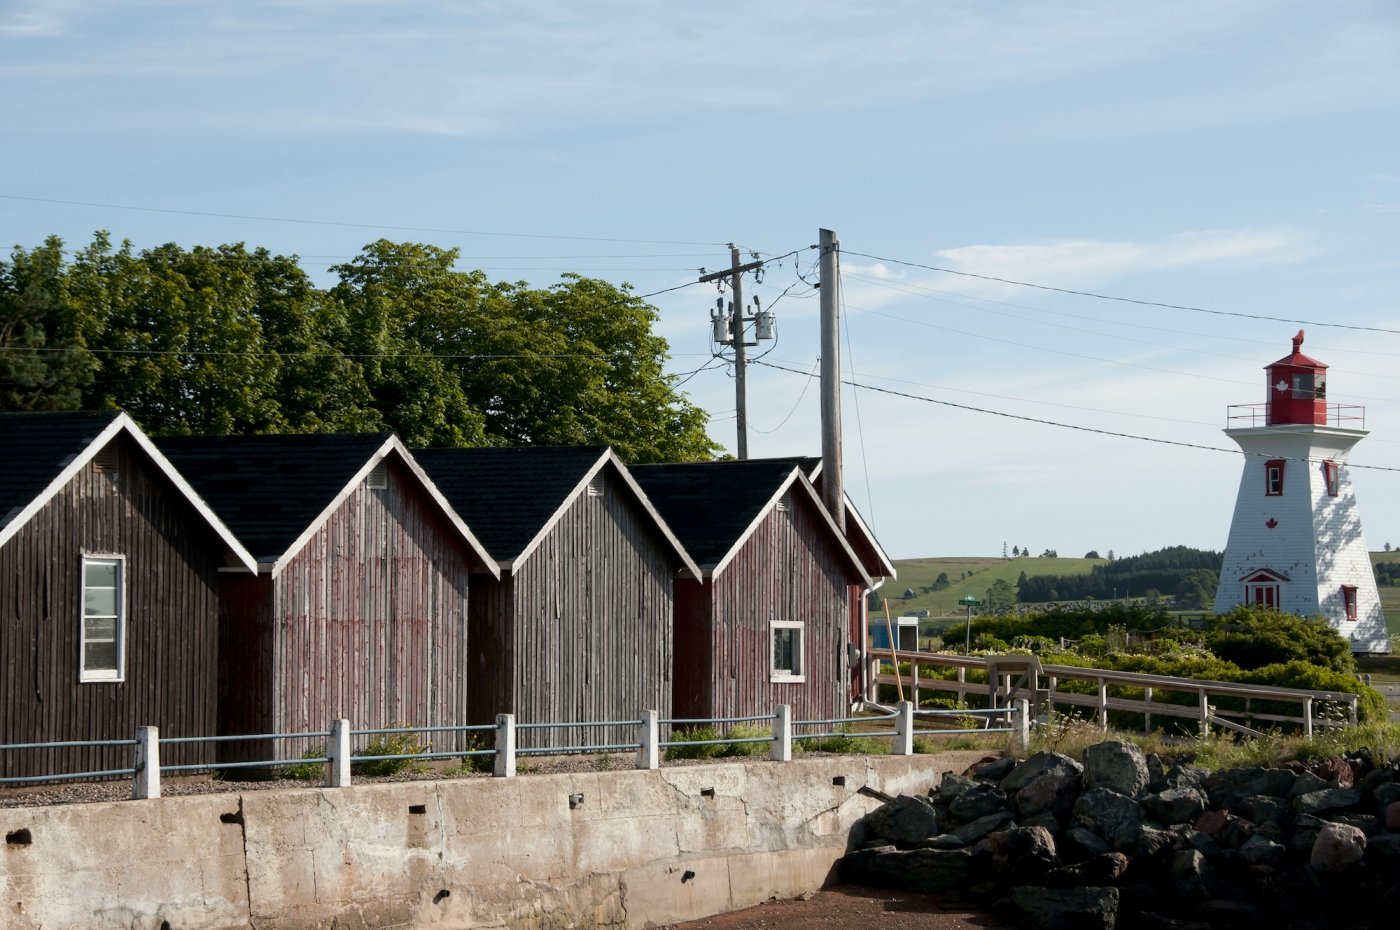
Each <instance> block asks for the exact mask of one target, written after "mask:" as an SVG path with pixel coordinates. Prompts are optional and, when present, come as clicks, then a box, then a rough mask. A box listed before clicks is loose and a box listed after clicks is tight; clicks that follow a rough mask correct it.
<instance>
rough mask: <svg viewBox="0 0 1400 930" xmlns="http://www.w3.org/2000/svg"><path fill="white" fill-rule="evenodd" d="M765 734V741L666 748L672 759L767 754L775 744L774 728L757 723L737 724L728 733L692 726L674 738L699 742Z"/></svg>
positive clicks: (668, 757)
mask: <svg viewBox="0 0 1400 930" xmlns="http://www.w3.org/2000/svg"><path fill="white" fill-rule="evenodd" d="M755 737H763V738H764V742H761V743H705V744H704V745H690V746H671V747H669V748H668V749H667V750H666V758H667V759H668V760H676V759H729V758H733V757H736V756H766V755H767V754H768V751H769V747H770V745H771V742H770V741H771V740H772V737H773V731H772V729H771V728H769V727H761V726H756V725H753V724H748V725H745V724H735V725H733V726H731V727H729V731H728V733H727V734H725V733H721V732H720V731H719V729H718V728H716V727H688V728H686V729H684V730H679V731H677V732H676V734H675V735H674V736H672V738H671V741H673V742H677V743H697V742H702V741H705V740H717V739H753V738H755Z"/></svg>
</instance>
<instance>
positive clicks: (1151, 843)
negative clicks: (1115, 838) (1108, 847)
mask: <svg viewBox="0 0 1400 930" xmlns="http://www.w3.org/2000/svg"><path fill="white" fill-rule="evenodd" d="M1176 845H1177V843H1176V834H1174V833H1172V832H1170V831H1168V830H1159V829H1157V828H1156V827H1153V826H1149V825H1148V824H1141V825H1140V826H1139V827H1138V828H1137V829H1136V830H1134V831H1132V832H1131V833H1130V834H1129V836H1128V837H1127V839H1125V840H1124V841H1123V842H1122V843H1121V845H1120V848H1121V849H1122V850H1123V851H1124V852H1126V853H1127V854H1128V855H1129V856H1132V857H1133V858H1134V859H1142V860H1148V859H1155V858H1157V856H1158V855H1159V854H1160V853H1163V852H1165V851H1167V850H1169V849H1172V848H1174V847H1175V846H1176Z"/></svg>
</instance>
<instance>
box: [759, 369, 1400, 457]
mask: <svg viewBox="0 0 1400 930" xmlns="http://www.w3.org/2000/svg"><path fill="white" fill-rule="evenodd" d="M758 364H760V365H764V366H766V367H768V368H776V369H778V370H780V371H786V372H791V373H792V374H797V375H805V374H806V372H805V371H802V370H801V369H797V368H789V367H788V366H786V365H779V364H776V363H774V362H758ZM841 383H842V384H848V385H850V386H851V387H854V388H860V389H862V390H866V391H875V392H876V393H878V394H889V395H891V396H893V397H902V398H905V399H906V400H917V401H922V402H923V403H926V404H938V405H939V406H942V407H952V408H954V409H957V410H967V411H969V412H971V413H984V414H987V415H989V416H994V417H1004V418H1006V419H1008V420H1020V421H1022V422H1024V423H1036V424H1039V425H1041V426H1054V427H1058V428H1059V429H1068V430H1076V431H1078V432H1081V433H1093V434H1095V435H1098V436H1111V437H1114V438H1116V439H1135V440H1137V441H1139V442H1151V443H1156V444H1158V445H1163V446H1177V447H1179V448H1182V449H1199V450H1201V451H1204V452H1224V453H1226V454H1229V455H1246V456H1255V457H1259V458H1269V459H1277V458H1283V459H1287V460H1288V461H1294V462H1310V463H1313V464H1316V463H1317V462H1320V461H1321V460H1320V459H1317V460H1314V459H1309V458H1301V457H1297V456H1292V457H1290V456H1279V455H1276V454H1274V453H1272V452H1244V451H1243V450H1239V449H1226V448H1224V447H1222V446H1207V445H1203V444H1201V443H1194V442H1182V441H1181V440H1177V439H1161V438H1159V437H1156V436H1142V435H1138V434H1136V433H1122V432H1118V431H1116V430H1107V429H1099V428H1097V427H1093V426H1080V425H1078V424H1075V423H1061V422H1059V421H1058V420H1045V419H1041V418H1040V417H1028V416H1025V415H1023V414H1018V413H1007V412H1006V411H1004V410H991V409H989V408H986V407H973V406H971V405H969V404H958V403H954V402H953V401H950V400H938V399H937V398H934V397H924V396H922V395H920V394H910V393H907V392H905V391H895V390H892V389H890V388H882V387H876V386H874V385H873V384H862V383H861V382H859V381H854V380H850V379H842V382H841ZM1347 467H1348V468H1361V469H1366V470H1368V471H1389V472H1400V467H1390V466H1385V465H1353V464H1351V463H1347Z"/></svg>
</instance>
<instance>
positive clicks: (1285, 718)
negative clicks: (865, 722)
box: [867, 649, 1358, 736]
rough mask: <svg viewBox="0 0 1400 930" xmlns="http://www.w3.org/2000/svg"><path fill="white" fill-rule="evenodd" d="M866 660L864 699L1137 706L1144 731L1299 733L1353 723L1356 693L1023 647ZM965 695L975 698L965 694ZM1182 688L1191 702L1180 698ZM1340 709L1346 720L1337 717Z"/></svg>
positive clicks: (1045, 707)
mask: <svg viewBox="0 0 1400 930" xmlns="http://www.w3.org/2000/svg"><path fill="white" fill-rule="evenodd" d="M896 659H897V660H898V662H899V663H901V664H903V663H907V664H908V665H909V671H908V672H906V673H904V674H902V675H900V676H898V677H896V675H895V665H894V663H895V661H896ZM869 661H870V666H871V667H870V676H869V678H868V679H867V680H868V681H869V682H871V691H870V694H868V695H867V699H868V700H870V701H876V700H877V698H878V694H877V690H878V688H879V686H880V685H889V686H892V687H895V688H897V689H902V690H903V691H904V697H903V699H905V700H909V701H911V702H913V704H914V706H915V707H916V708H917V707H919V706H920V702H921V699H922V696H926V692H929V691H934V692H937V693H940V694H952V695H956V696H957V700H958V702H959V703H964V704H972V705H973V706H980V702H982V701H985V702H987V705H988V706H997V707H1000V706H1005V705H1006V704H1007V703H1008V702H1009V701H1011V700H1014V699H1016V698H1024V699H1026V700H1028V701H1029V702H1030V703H1031V706H1032V708H1033V709H1034V710H1033V713H1034V714H1035V715H1037V716H1040V717H1043V716H1045V715H1046V714H1048V713H1049V712H1050V711H1053V710H1055V709H1056V708H1057V707H1066V708H1076V707H1080V708H1088V709H1090V710H1091V711H1093V712H1095V713H1096V714H1097V716H1098V722H1099V725H1100V726H1101V727H1103V728H1104V729H1105V730H1106V729H1108V714H1109V711H1126V712H1129V713H1134V714H1141V715H1142V718H1143V730H1144V732H1147V731H1150V730H1151V729H1152V720H1153V718H1154V717H1157V718H1163V717H1174V718H1181V719H1187V720H1193V721H1196V722H1197V723H1199V725H1200V730H1201V733H1202V734H1205V733H1208V732H1209V730H1210V727H1211V726H1212V725H1215V726H1219V727H1222V728H1224V729H1227V730H1232V731H1235V732H1239V733H1244V734H1247V735H1252V736H1257V735H1260V728H1268V727H1278V726H1297V727H1300V728H1301V729H1302V731H1303V733H1304V734H1305V735H1307V736H1312V735H1313V730H1314V728H1315V727H1326V726H1346V725H1348V724H1350V725H1355V724H1356V713H1357V710H1356V708H1357V700H1358V695H1356V694H1352V693H1350V692H1347V691H1304V690H1301V689H1296V688H1275V687H1270V686H1266V685H1245V684H1239V683H1236V682H1228V681H1209V680H1205V679H1195V678H1172V677H1169V676H1166V675H1144V674H1141V673H1138V672H1115V671H1111V670H1107V669H1097V668H1079V667H1077V666H1073V665H1042V664H1041V663H1040V662H1039V660H1038V659H1036V658H1035V657H1034V656H1024V655H1008V656H985V657H984V656H959V655H950V654H946V653H936V652H934V653H930V652H899V653H897V654H896V653H894V652H891V651H890V650H888V649H877V650H871V652H870V654H869ZM949 668H952V669H955V670H956V676H955V677H954V678H944V677H942V676H941V675H940V674H939V673H938V672H937V671H934V670H935V669H937V670H945V669H949ZM969 670H973V671H975V672H979V673H982V675H983V676H985V677H984V678H983V680H982V681H969V680H968V674H967V673H968V671H969ZM1067 682H1085V683H1087V684H1089V685H1091V686H1092V687H1090V688H1085V689H1083V690H1068V691H1066V690H1062V689H1061V686H1062V685H1063V684H1065V683H1067ZM969 695H972V696H974V697H975V698H976V701H977V702H976V703H974V702H969V701H968V696H969ZM1138 695H1141V696H1140V697H1139V696H1138ZM1163 695H1167V696H1176V698H1177V700H1176V701H1174V702H1173V701H1163V700H1161V697H1162V696H1163ZM1183 695H1184V696H1186V697H1187V698H1189V699H1190V703H1181V700H1182V696H1183ZM1222 698H1224V699H1227V701H1228V703H1229V705H1230V706H1228V707H1222V706H1219V704H1218V702H1219V701H1220V699H1222ZM1278 704H1284V705H1290V704H1291V705H1296V706H1297V707H1298V709H1299V710H1298V713H1296V714H1289V713H1280V712H1278V707H1277V706H1276V705H1278ZM1260 705H1263V706H1260ZM1319 705H1332V706H1334V707H1336V708H1337V711H1338V713H1337V714H1336V716H1335V717H1334V716H1331V715H1329V714H1328V713H1326V710H1327V709H1328V708H1326V707H1319ZM1320 711H1321V712H1320ZM1342 711H1344V712H1345V720H1343V719H1341V712H1342Z"/></svg>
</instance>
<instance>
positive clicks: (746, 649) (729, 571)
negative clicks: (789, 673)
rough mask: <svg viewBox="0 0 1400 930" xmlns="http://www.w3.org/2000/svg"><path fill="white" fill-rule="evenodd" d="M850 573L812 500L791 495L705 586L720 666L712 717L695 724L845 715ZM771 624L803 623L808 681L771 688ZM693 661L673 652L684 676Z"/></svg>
mask: <svg viewBox="0 0 1400 930" xmlns="http://www.w3.org/2000/svg"><path fill="white" fill-rule="evenodd" d="M849 572H850V569H848V568H846V567H845V565H844V560H843V558H842V556H841V554H840V549H839V547H838V545H837V543H836V542H835V541H833V540H832V538H831V536H830V530H829V529H828V528H827V527H826V526H825V524H824V522H822V521H821V520H820V517H819V515H818V514H817V513H816V512H814V508H813V506H812V505H811V503H810V502H809V501H806V500H803V499H801V498H798V497H796V496H795V495H794V498H793V508H792V509H791V510H789V511H786V512H784V511H779V510H776V509H775V510H773V511H771V512H770V513H769V515H768V517H767V518H766V519H765V520H764V521H763V523H762V524H760V525H759V527H758V529H757V530H755V531H754V533H753V535H751V536H750V537H749V539H748V541H747V542H746V543H745V544H744V547H743V548H742V549H741V550H740V551H739V553H738V555H736V556H735V558H734V559H733V561H731V562H730V564H729V566H728V567H727V568H725V570H724V571H723V572H721V573H720V575H719V578H718V579H715V580H713V581H712V582H710V583H709V585H710V591H709V600H710V601H711V620H710V623H711V624H712V627H713V633H712V642H713V647H712V655H713V662H714V665H713V674H712V677H711V678H710V682H709V684H710V689H711V690H710V698H709V708H708V710H709V712H708V713H706V714H697V716H713V717H739V716H746V715H749V714H759V713H766V712H769V711H771V710H772V709H773V707H774V706H775V705H778V704H790V705H792V716H793V719H794V720H816V719H828V718H834V717H841V716H844V712H845V710H846V691H847V686H846V681H847V677H846V667H845V651H846V643H847V641H848V638H849V635H850V634H849V624H850V607H849V603H850V602H849V597H850V593H849V588H848V586H849V584H850V582H851V580H852V579H851V578H850V577H849V574H848V573H849ZM772 620H801V621H803V623H804V624H805V628H804V634H803V635H804V658H805V661H806V681H805V682H773V681H772V680H771V674H770V673H771V670H772V657H771V656H770V654H769V651H770V648H771V646H770V640H769V626H768V624H769V622H770V621H772ZM687 621H688V622H695V619H694V618H687ZM682 635H683V636H684V637H685V638H687V639H689V638H690V635H691V634H689V633H686V634H678V637H677V638H678V640H679V639H681V637H682ZM694 661H695V657H694V656H691V655H685V654H681V653H677V656H676V663H677V666H678V667H679V666H683V665H688V664H689V663H692V662H694Z"/></svg>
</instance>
